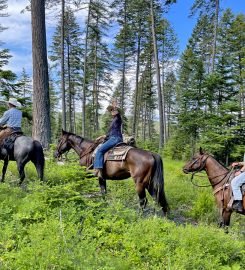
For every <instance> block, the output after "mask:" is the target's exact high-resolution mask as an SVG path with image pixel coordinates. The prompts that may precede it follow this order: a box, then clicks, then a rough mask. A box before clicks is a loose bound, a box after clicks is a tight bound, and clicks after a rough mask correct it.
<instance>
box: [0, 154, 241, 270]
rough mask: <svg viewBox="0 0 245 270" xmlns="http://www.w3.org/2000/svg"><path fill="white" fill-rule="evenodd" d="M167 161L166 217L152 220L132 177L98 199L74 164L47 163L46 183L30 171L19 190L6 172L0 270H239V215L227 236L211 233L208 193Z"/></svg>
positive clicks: (1, 190)
mask: <svg viewBox="0 0 245 270" xmlns="http://www.w3.org/2000/svg"><path fill="white" fill-rule="evenodd" d="M70 157H72V155H71V156H69V158H70ZM164 163H165V164H164V165H165V173H164V176H165V191H166V194H167V198H168V201H169V204H170V207H171V211H172V213H171V214H170V216H169V219H161V218H158V217H157V216H156V215H155V214H154V208H155V204H154V202H153V201H152V200H151V199H150V197H149V196H148V199H149V205H148V206H147V208H146V210H145V212H143V213H141V212H139V208H138V198H137V195H136V193H135V189H134V183H133V181H132V180H131V179H129V180H126V181H108V194H107V196H106V198H105V199H103V198H102V196H101V195H100V193H99V187H98V182H97V181H96V180H95V179H94V178H91V177H90V176H89V174H88V173H87V172H86V171H85V169H84V168H82V167H80V166H79V165H78V164H77V162H76V163H74V162H67V161H65V162H64V165H63V166H62V165H58V164H56V163H54V162H53V161H52V159H48V160H47V162H46V171H45V178H46V180H47V182H46V183H45V184H40V183H39V182H38V181H34V180H35V178H34V176H33V172H32V170H33V168H32V166H27V176H28V177H27V179H26V180H25V181H26V182H27V187H25V188H24V189H23V188H19V187H15V186H14V183H12V182H10V181H9V180H10V179H11V178H12V177H13V175H11V178H10V174H8V175H7V180H6V181H7V183H6V184H1V185H0V227H1V230H0V268H1V269H3V270H5V269H6V270H7V269H24V270H25V269H26V270H27V269H52V270H54V269H64V270H66V269H88V270H90V269H91V270H92V269H101V270H102V269H106V270H109V269H110V270H111V269H115V270H116V269H120V270H126V269H149V270H150V269H152V270H153V269H154V270H155V269H159V270H160V269H161V270H162V269H183V270H185V269H190V270H191V269H193V270H194V269H195V270H196V269H243V268H244V265H245V259H244V258H245V256H244V255H245V254H244V250H245V245H244V241H241V240H240V239H239V237H241V235H240V234H239V231H240V230H241V225H242V222H243V220H242V219H241V220H240V219H239V217H236V219H235V221H234V222H233V224H232V227H231V229H230V234H226V233H225V232H224V231H223V230H221V229H218V228H216V225H215V224H214V220H215V219H216V213H214V199H213V196H212V193H211V192H210V190H205V191H203V190H199V189H198V188H196V187H193V186H192V185H191V183H190V182H189V177H188V176H185V175H183V173H182V172H181V167H182V165H183V164H182V163H181V162H173V161H171V160H164ZM11 170H12V167H11ZM15 173H16V172H15V171H14V174H15ZM215 221H216V220H215ZM200 222H202V224H203V225H201V224H199V225H198V226H197V225H196V224H197V223H200ZM192 224H195V225H192Z"/></svg>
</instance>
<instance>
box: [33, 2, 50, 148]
mask: <svg viewBox="0 0 245 270" xmlns="http://www.w3.org/2000/svg"><path fill="white" fill-rule="evenodd" d="M31 21H32V59H33V127H32V136H33V138H34V139H36V140H38V141H40V143H41V144H42V146H43V147H45V148H49V143H50V139H51V126H50V100H49V81H48V61H47V47H46V29H45V0H32V1H31Z"/></svg>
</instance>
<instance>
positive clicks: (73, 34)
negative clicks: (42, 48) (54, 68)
mask: <svg viewBox="0 0 245 270" xmlns="http://www.w3.org/2000/svg"><path fill="white" fill-rule="evenodd" d="M64 20H65V28H64V64H65V66H64V68H65V69H64V78H65V82H66V83H65V92H66V95H65V97H66V106H65V107H66V108H68V110H67V119H68V120H69V121H68V127H69V130H70V131H71V132H75V100H76V96H77V94H78V93H79V92H80V89H81V83H80V82H81V80H82V79H81V70H82V57H83V52H82V49H81V41H80V34H81V33H80V29H79V26H78V24H77V23H76V20H75V16H74V13H73V11H72V10H71V9H69V8H67V10H66V12H65V14H64ZM61 22H62V18H61V19H60V21H59V24H58V26H57V29H56V31H55V34H54V37H53V43H52V46H51V49H52V52H51V56H50V59H51V60H52V61H54V62H55V63H57V61H59V59H60V58H61V51H62V48H61V44H60V36H61V32H62V31H61V30H62V23H61ZM60 76H61V73H60ZM61 80H62V76H61ZM62 93H63V92H62ZM66 126H67V123H66Z"/></svg>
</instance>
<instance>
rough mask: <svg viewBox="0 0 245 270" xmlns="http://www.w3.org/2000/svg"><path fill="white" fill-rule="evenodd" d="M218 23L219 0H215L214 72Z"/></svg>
mask: <svg viewBox="0 0 245 270" xmlns="http://www.w3.org/2000/svg"><path fill="white" fill-rule="evenodd" d="M218 23H219V0H215V18H214V39H213V53H212V72H214V64H215V55H216V40H217V29H218Z"/></svg>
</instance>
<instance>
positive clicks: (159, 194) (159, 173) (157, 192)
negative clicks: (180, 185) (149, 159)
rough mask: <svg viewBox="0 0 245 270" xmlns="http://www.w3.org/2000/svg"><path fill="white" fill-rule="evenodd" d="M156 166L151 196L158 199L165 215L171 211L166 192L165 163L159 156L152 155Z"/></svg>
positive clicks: (152, 179)
mask: <svg viewBox="0 0 245 270" xmlns="http://www.w3.org/2000/svg"><path fill="white" fill-rule="evenodd" d="M152 155H153V157H154V159H155V164H154V170H153V174H152V178H151V188H150V189H151V192H150V193H151V195H152V196H153V197H154V198H155V199H156V201H157V203H158V204H159V205H160V206H161V207H162V210H163V212H164V213H167V212H168V211H169V206H168V202H167V199H166V196H165V192H164V178H163V162H162V158H161V156H160V155H159V154H155V153H152Z"/></svg>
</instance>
